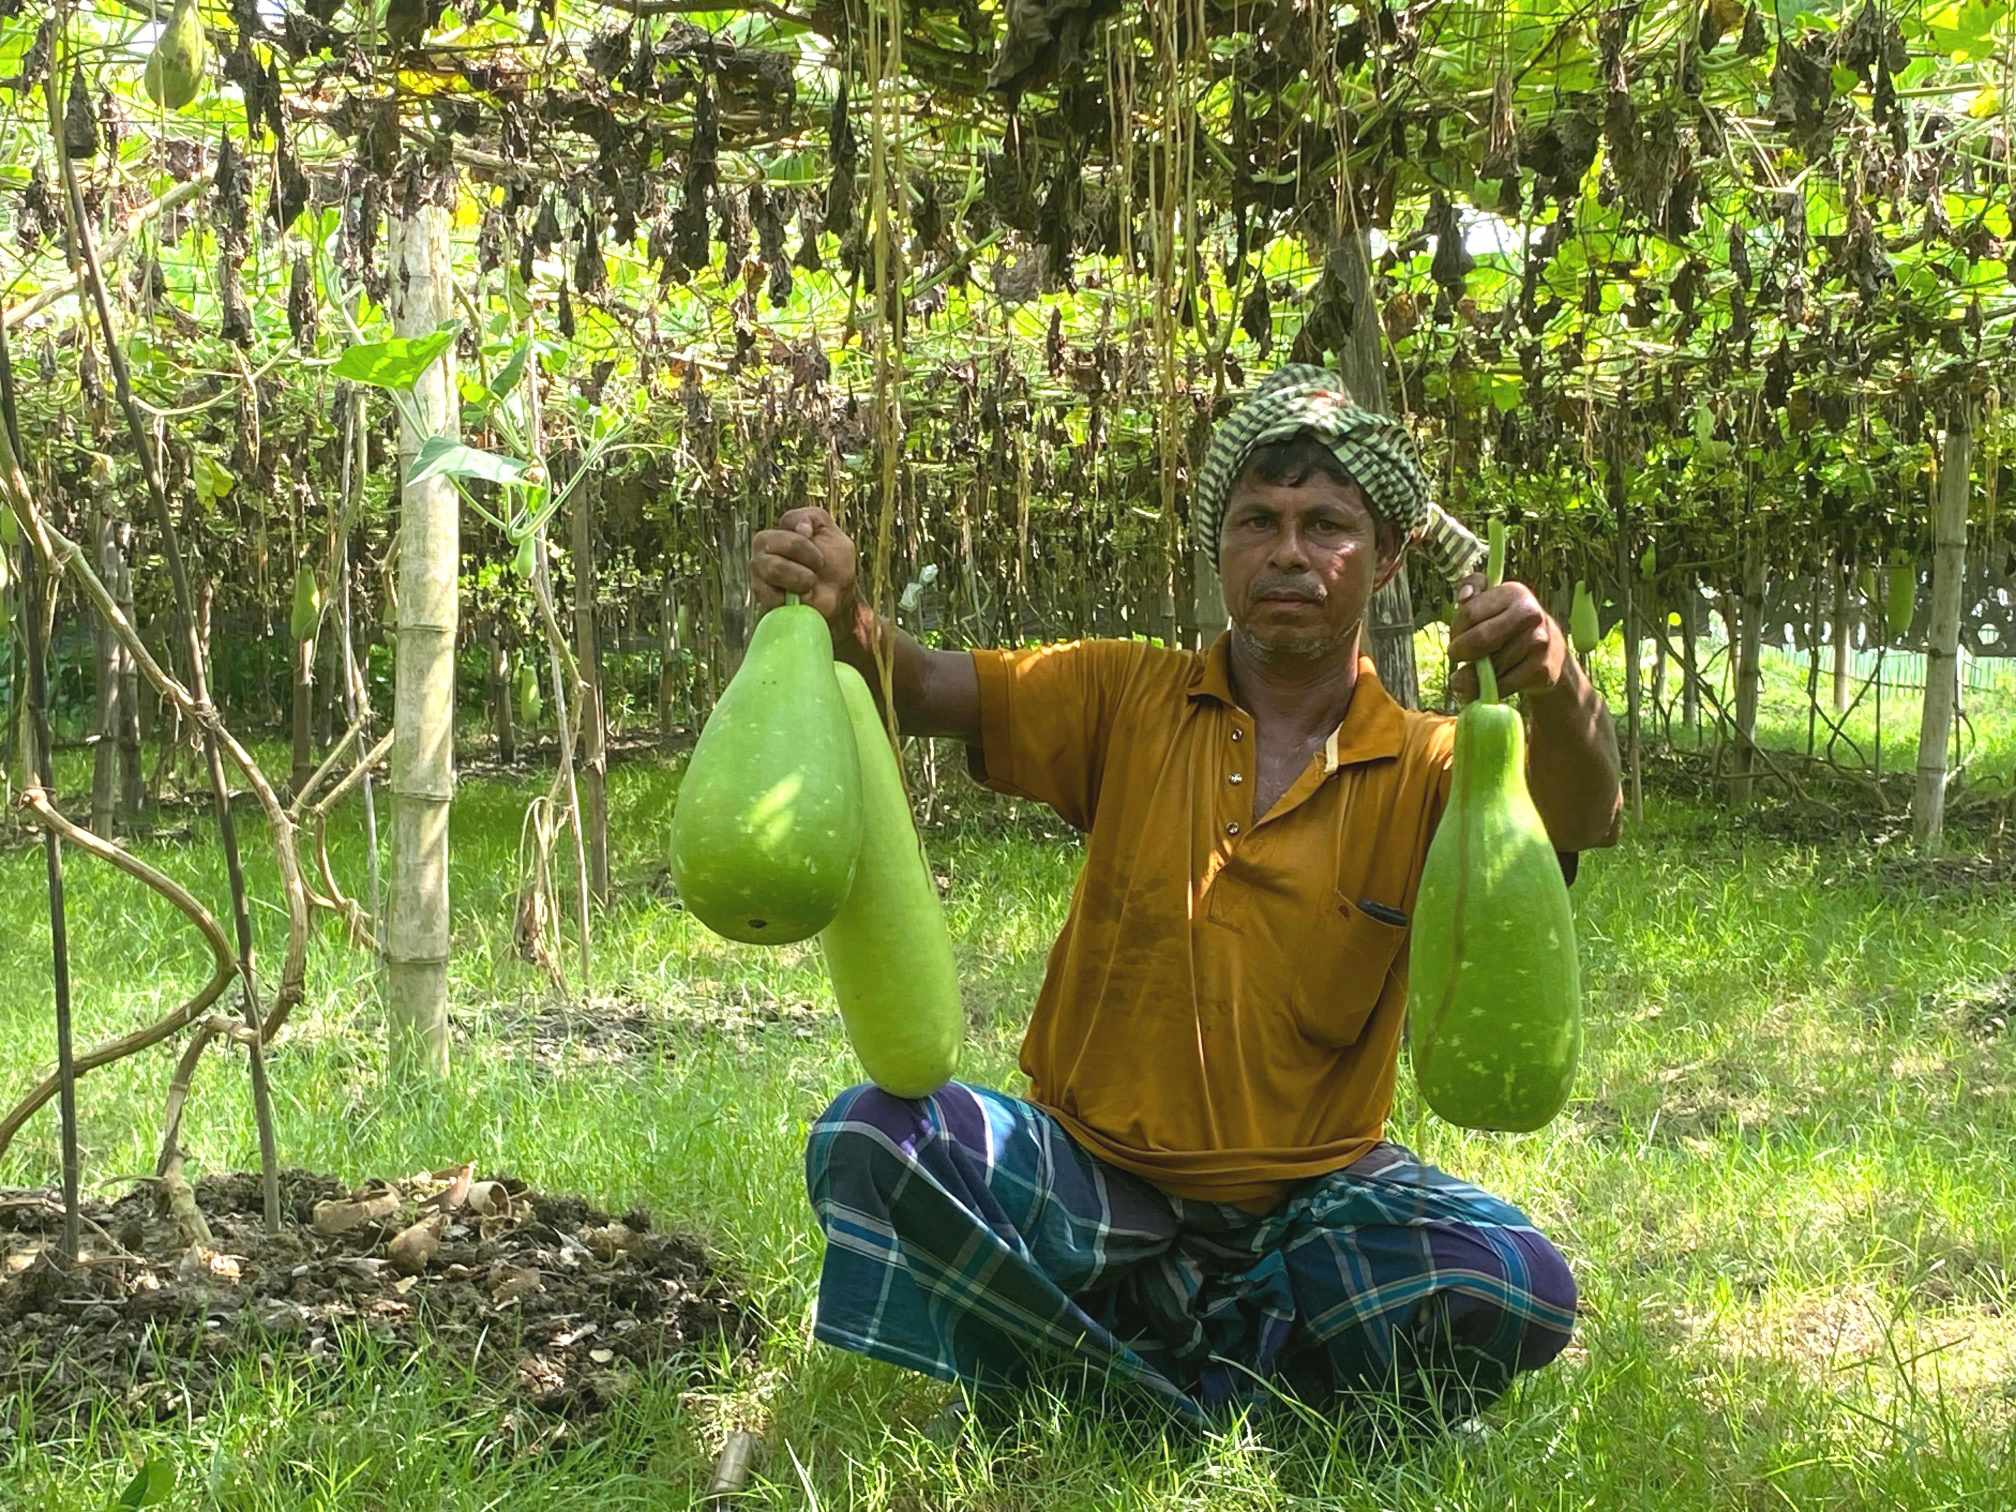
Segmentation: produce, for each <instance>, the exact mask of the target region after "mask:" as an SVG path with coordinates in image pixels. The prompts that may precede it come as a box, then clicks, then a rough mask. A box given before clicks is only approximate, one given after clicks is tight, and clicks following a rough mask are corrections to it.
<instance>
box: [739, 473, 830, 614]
mask: <svg viewBox="0 0 2016 1512" xmlns="http://www.w3.org/2000/svg"><path fill="white" fill-rule="evenodd" d="M751 545H752V548H753V551H752V555H751V556H750V559H749V587H750V591H751V593H752V594H753V595H754V597H755V599H756V602H757V604H758V605H759V606H761V608H762V609H763V610H764V611H765V612H766V613H767V612H768V611H770V610H772V609H775V608H776V607H777V606H778V605H779V604H781V603H783V602H784V595H785V594H787V593H795V594H797V595H798V599H799V602H800V603H805V604H810V605H811V606H812V607H813V608H814V609H817V610H818V611H819V613H820V614H821V615H822V616H823V617H824V618H825V620H826V623H827V624H829V625H832V626H833V627H834V628H835V629H836V630H838V631H841V632H845V633H851V632H852V629H853V626H852V624H851V623H850V622H849V618H850V617H851V615H852V614H853V609H854V573H855V566H854V543H853V542H852V541H851V540H849V539H848V538H847V534H846V532H845V531H843V530H841V529H840V527H839V526H838V525H835V524H834V523H833V517H832V516H831V515H829V514H828V513H826V511H825V510H823V509H820V508H818V507H817V506H816V505H809V504H808V505H804V506H802V507H800V508H798V509H787V510H785V511H784V513H783V515H782V516H780V517H779V519H778V521H777V523H776V525H775V526H773V527H772V528H771V529H769V530H759V531H757V532H756V538H755V540H754V541H753V542H752V543H751Z"/></svg>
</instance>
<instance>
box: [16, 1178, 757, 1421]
mask: <svg viewBox="0 0 2016 1512" xmlns="http://www.w3.org/2000/svg"><path fill="white" fill-rule="evenodd" d="M470 1175H471V1173H470V1172H469V1171H468V1169H467V1168H466V1167H465V1168H463V1169H461V1170H459V1171H454V1172H446V1173H442V1174H441V1175H439V1176H434V1177H427V1176H421V1177H415V1178H410V1179H407V1180H403V1181H400V1182H398V1183H396V1184H393V1183H384V1182H378V1183H371V1184H369V1185H368V1186H367V1187H366V1188H363V1189H358V1190H356V1191H353V1190H352V1189H350V1188H347V1187H346V1186H344V1184H343V1183H341V1182H339V1181H337V1180H335V1179H334V1178H332V1177H328V1176H320V1175H315V1174H312V1173H309V1172H305V1171H288V1172H285V1173H283V1175H282V1178H281V1210H282V1222H281V1228H280V1232H279V1233H277V1234H272V1235H269V1234H267V1233H265V1232H264V1227H263V1224H262V1222H261V1217H260V1212H261V1209H260V1197H259V1181H258V1178H257V1176H255V1175H224V1176H215V1177H206V1178H204V1179H203V1180H202V1181H200V1182H199V1183H198V1184H197V1186H196V1201H197V1206H198V1207H199V1208H200V1210H201V1211H202V1213H203V1216H204V1218H205V1219H206V1220H207V1222H208V1225H209V1228H210V1231H211V1242H210V1243H209V1244H207V1245H205V1244H202V1243H191V1242H190V1241H189V1240H188V1238H187V1237H186V1231H185V1229H184V1228H183V1226H182V1225H181V1224H179V1223H178V1222H177V1221H175V1220H174V1219H173V1218H171V1217H170V1216H169V1215H168V1214H167V1213H166V1212H165V1210H164V1208H163V1206H162V1204H161V1203H160V1202H158V1201H157V1199H156V1194H155V1191H154V1189H153V1188H152V1187H151V1186H146V1187H140V1188H136V1190H134V1191H133V1192H131V1193H129V1194H128V1195H127V1196H125V1197H122V1198H120V1199H119V1200H118V1201H117V1202H113V1203H109V1204H108V1203H104V1202H100V1201H96V1200H90V1199H87V1201H86V1203H85V1217H86V1219H87V1223H86V1226H85V1233H84V1241H83V1253H82V1257H81V1260H80V1263H79V1264H78V1265H77V1266H76V1267H75V1268H73V1269H71V1270H68V1271H64V1270H60V1269H58V1268H57V1266H56V1264H55V1261H54V1258H53V1254H54V1249H55V1245H56V1241H57V1238H58V1236H59V1234H60V1230H61V1224H62V1218H61V1210H60V1206H59V1204H58V1202H57V1201H56V1200H54V1199H53V1198H52V1196H51V1195H50V1194H48V1193H45V1192H14V1193H8V1194H5V1195H0V1257H4V1258H0V1390H5V1391H7V1392H9V1393H13V1392H29V1393H32V1394H33V1396H34V1399H35V1414H36V1416H35V1421H36V1424H37V1427H38V1429H40V1430H42V1431H54V1430H56V1429H58V1428H60V1427H62V1426H63V1425H64V1424H65V1423H66V1422H68V1421H69V1420H70V1419H71V1418H72V1417H73V1415H74V1414H75V1413H77V1412H78V1411H80V1410H81V1411H82V1412H84V1413H87V1414H88V1413H89V1412H91V1411H92V1410H93V1409H95V1408H100V1407H105V1406H110V1407H113V1408H115V1409H118V1410H121V1411H122V1412H124V1413H126V1414H129V1415H131V1416H133V1417H136V1418H140V1419H154V1420H159V1419H163V1418H169V1417H178V1416H182V1415H184V1414H190V1413H201V1412H202V1411H203V1410H204V1409H205V1407H206V1406H207V1405H208V1403H209V1401H210V1399H211V1397H212V1396H213V1395H214V1393H215V1392H216V1391H217V1390H218V1388H219V1386H220V1384H221V1383H222V1381H223V1379H224V1378H225V1377H226V1376H227V1374H228V1373H229V1370H230V1368H231V1366H232V1365H233V1363H234V1362H236V1361H238V1360H240V1359H242V1358H246V1357H255V1358H261V1359H263V1360H265V1361H269V1362H273V1363H283V1364H284V1363H287V1362H298V1363H303V1364H306V1365H308V1366H310V1367H313V1366H315V1365H317V1364H327V1365H330V1366H334V1365H337V1364H339V1363H340V1361H341V1360H342V1358H343V1346H344V1343H345V1333H346V1331H348V1330H359V1331H362V1333H364V1334H366V1335H368V1336H369V1337H370V1338H371V1339H372V1340H374V1341H376V1342H377V1343H378V1344H380V1345H385V1346H391V1347H392V1348H393V1349H394V1350H395V1351H396V1350H402V1349H404V1350H420V1349H425V1350H426V1351H428V1352H429V1353H430V1354H431V1355H433V1356H434V1357H435V1358H436V1359H437V1360H439V1361H442V1362H445V1363H450V1364H453V1365H454V1366H456V1367H459V1368H466V1369H467V1370H468V1371H469V1372H470V1373H471V1374H472V1376H474V1377H475V1378H477V1379H479V1380H481V1381H482V1382H483V1383H485V1384H486V1385H487V1386H489V1387H490V1388H492V1389H494V1390H495V1391H497V1392H498V1393H499V1394H500V1395H504V1396H509V1397H511V1398H512V1399H514V1400H517V1401H522V1402H526V1403H529V1404H530V1405H532V1406H534V1407H537V1408H540V1409H544V1410H547V1411H551V1412H556V1413H562V1414H567V1415H572V1416H580V1415H585V1414H592V1413H595V1412H598V1411H600V1410H601V1409H602V1408H604V1407H606V1406H608V1405H609V1404H610V1403H612V1402H614V1401H615V1400H617V1399H618V1398H620V1397H622V1396H623V1395H625V1394H626V1393H627V1392H628V1391H629V1390H630V1389H631V1387H632V1386H633V1384H634V1383H635V1381H636V1378H637V1375H638V1373H639V1372H640V1371H643V1370H646V1369H649V1368H652V1367H660V1366H665V1365H668V1364H671V1365H674V1366H675V1367H680V1368H686V1369H689V1370H695V1371H697V1370H698V1368H699V1363H700V1360H701V1359H702V1357H703V1356H706V1355H713V1356H718V1355H719V1354H720V1353H721V1346H722V1345H724V1344H725V1345H726V1346H727V1347H728V1349H729V1350H731V1351H733V1352H738V1353H739V1352H740V1351H741V1350H743V1349H745V1348H746V1347H747V1346H748V1345H749V1344H750V1343H751V1341H752V1340H753V1339H754V1337H755V1331H756V1326H757V1325H756V1319H755V1316H754V1314H753V1313H752V1312H751V1311H750V1309H749V1308H748V1307H747V1306H746V1305H745V1304H744V1303H743V1302H742V1300H741V1299H740V1295H739V1292H738V1290H737V1288H736V1287H735V1285H734V1284H733V1283H732V1282H731V1281H730V1280H728V1279H727V1278H726V1277H724V1276H723V1275H722V1274H721V1273H720V1272H718V1271H717V1270H716V1268H715V1267H714V1265H713V1263H712V1262H711V1261H710V1260H709V1259H708V1257H707V1256H706V1254H705V1253H704V1252H703V1250H702V1249H701V1247H700V1246H699V1245H698V1243H696V1242H695V1241H694V1240H692V1239H690V1238H687V1237H685V1236H682V1235H678V1234H670V1233H661V1232H658V1231H656V1230H655V1229H654V1228H653V1227H652V1224H651V1219H650V1216H649V1215H648V1214H646V1213H643V1212H632V1213H627V1214H625V1215H624V1216H623V1217H622V1218H621V1219H612V1218H611V1217H610V1216H609V1215H608V1214H607V1213H604V1212H601V1211H599V1210H598V1209H596V1208H594V1207H592V1206H590V1205H589V1204H588V1203H587V1202H585V1201H583V1200H582V1199H580V1198H578V1197H567V1196H554V1195H550V1194H547V1193H542V1192H536V1191H532V1190H530V1189H529V1188H528V1187H527V1186H526V1185H525V1184H524V1183H523V1182H520V1181H516V1180H513V1179H512V1178H509V1177H501V1178H495V1179H494V1180H493V1181H491V1182H490V1184H488V1185H487V1186H486V1185H484V1184H483V1183H480V1182H477V1183H473V1184H472V1182H471V1180H470ZM423 1220H424V1221H425V1222H426V1223H427V1224H429V1225H430V1227H431V1230H432V1231H433V1233H434V1235H435V1237H437V1238H438V1247H437V1248H435V1249H434V1250H433V1252H432V1253H431V1254H426V1253H424V1251H425V1249H426V1245H425V1243H424V1241H418V1247H419V1250H420V1251H422V1253H414V1251H413V1246H414V1245H415V1243H416V1241H415V1240H412V1239H408V1240H407V1241H405V1245H404V1247H401V1246H397V1245H395V1244H394V1241H395V1240H396V1239H398V1237H399V1236H400V1235H401V1233H402V1232H403V1231H405V1230H407V1229H409V1228H410V1227H411V1226H412V1225H413V1224H414V1223H415V1222H416V1221H423ZM346 1222H347V1223H348V1225H349V1226H347V1227H345V1226H343V1225H344V1224H345V1223H346ZM331 1230H339V1231H336V1232H331Z"/></svg>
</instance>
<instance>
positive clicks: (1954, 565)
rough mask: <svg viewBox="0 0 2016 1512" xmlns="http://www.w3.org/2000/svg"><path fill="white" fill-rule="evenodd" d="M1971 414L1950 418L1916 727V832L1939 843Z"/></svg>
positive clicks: (1960, 410)
mask: <svg viewBox="0 0 2016 1512" xmlns="http://www.w3.org/2000/svg"><path fill="white" fill-rule="evenodd" d="M1971 421H1972V417H1971V416H1970V415H1969V414H1968V412H1967V406H1966V404H1965V403H1964V402H1963V403H1961V404H1959V405H1958V406H1956V408H1955V411H1954V414H1953V416H1952V418H1951V419H1950V420H1949V421H1948V422H1947V426H1946V452H1945V455H1944V456H1943V457H1942V458H1941V459H1940V462H1939V496H1938V505H1937V507H1936V508H1935V509H1934V511H1933V515H1932V543H1933V547H1932V624H1931V632H1930V637H1929V640H1928V647H1927V650H1926V654H1925V710H1924V715H1923V718H1922V720H1921V722H1920V724H1919V727H1918V790H1917V793H1916V795H1915V796H1914V797H1913V799H1912V802H1911V838H1912V839H1913V840H1914V841H1916V842H1917V845H1918V847H1919V849H1920V850H1925V851H1934V850H1937V849H1938V848H1939V843H1940V840H1941V838H1942V836H1943V835H1944V833H1945V828H1946V778H1947V762H1946V756H1947V745H1948V741H1949V740H1950V738H1951V736H1952V733H1953V719H1954V711H1955V709H1956V708H1957V707H1958V703H1959V694H1960V689H1959V675H1958V674H1959V669H1960V659H1959V650H1960V589H1961V582H1960V579H1961V575H1962V574H1963V573H1964V572H1965V571H1966V568H1967V493H1968V473H1969V471H1970V470H1971V469H1972V467H1973V465H1974V455H1973V452H1974V437H1973V431H1972V428H1971Z"/></svg>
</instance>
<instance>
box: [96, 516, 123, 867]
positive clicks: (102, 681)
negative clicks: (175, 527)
mask: <svg viewBox="0 0 2016 1512" xmlns="http://www.w3.org/2000/svg"><path fill="white" fill-rule="evenodd" d="M92 513H93V514H94V515H96V516H97V521H96V526H95V529H94V530H93V532H92V534H93V536H94V538H95V539H96V541H97V545H98V576H99V578H100V579H101V580H102V581H103V582H104V583H105V584H106V586H107V588H108V589H109V588H110V586H111V585H112V584H113V583H116V582H117V581H118V580H119V545H118V540H117V538H116V537H115V536H114V534H113V527H112V517H111V516H110V515H108V514H106V513H105V510H104V507H103V506H102V505H100V506H96V507H94V508H93V510H92ZM97 629H98V634H97V647H96V649H97V666H98V719H97V734H98V743H97V745H96V746H95V747H93V749H92V752H91V828H92V829H93V830H95V831H96V832H97V833H98V834H100V835H105V836H108V837H109V836H110V835H111V834H112V833H113V830H114V828H115V826H116V824H117V819H118V808H119V652H120V645H119V638H118V637H117V636H116V635H114V634H113V633H112V627H111V626H110V625H109V624H107V623H106V622H105V620H104V618H103V617H102V616H101V617H99V619H98V620H97Z"/></svg>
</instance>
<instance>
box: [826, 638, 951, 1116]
mask: <svg viewBox="0 0 2016 1512" xmlns="http://www.w3.org/2000/svg"><path fill="white" fill-rule="evenodd" d="M833 674H834V676H835V677H836V678H837V679H838V682H839V687H840V699H841V702H842V703H844V704H845V705H846V707H847V716H848V719H849V722H850V723H851V724H852V725H853V728H854V745H855V749H856V751H857V752H858V753H859V755H860V759H861V817H862V834H861V859H860V862H859V864H858V865H856V867H855V869H854V886H853V888H852V889H851V890H850V891H849V892H848V894H847V901H846V902H844V903H842V904H841V905H840V912H839V913H837V914H835V915H834V916H833V922H832V923H831V924H828V925H827V926H826V927H825V929H823V930H821V931H820V933H819V948H820V950H821V952H822V953H823V954H824V955H825V957H826V972H827V975H828V976H830V977H831V978H832V979H833V996H834V998H835V999H836V1000H837V1001H838V1002H839V1004H840V1020H841V1023H842V1024H844V1025H845V1026H846V1030H847V1041H848V1043H849V1044H851V1045H852V1046H853V1047H854V1056H855V1058H856V1059H857V1060H859V1061H860V1062H861V1069H862V1070H863V1071H865V1072H866V1073H867V1074H868V1079H869V1080H870V1081H872V1082H874V1083H875V1085H876V1086H878V1087H880V1088H881V1089H882V1090H883V1091H885V1092H889V1093H892V1094H894V1095H895V1096H897V1097H923V1096H925V1095H926V1094H927V1093H931V1092H935V1091H937V1090H938V1088H940V1087H942V1086H944V1085H945V1083H946V1082H948V1081H950V1080H951V1079H952V1073H953V1071H954V1070H955V1069H956V1068H957V1066H958V1061H959V1040H960V1037H961V1035H962V1034H963V1033H964V1032H965V1028H966V1014H965V1010H964V1009H963V1008H962V1007H961V1006H960V1003H959V973H958V970H957V968H956V967H955V965H954V964H953V960H952V939H951V936H950V935H949V934H947V933H946V930H945V911H944V909H943V908H942V907H940V905H939V902H938V889H937V887H936V885H935V884H934V883H933V882H932V879H931V869H930V867H929V866H928V865H927V864H926V862H925V858H924V851H923V847H922V846H920V845H919V844H918V840H917V826H916V825H915V823H914V822H913V821H912V820H911V817H910V805H909V802H908V801H907V800H906V799H905V798H904V795H903V774H902V773H901V772H900V771H898V770H897V766H896V753H895V752H894V750H892V749H891V748H890V745H889V737H888V735H887V734H886V733H885V732H884V731H883V728H882V716H881V715H880V714H879V713H877V711H876V708H875V700H874V698H873V697H871V696H870V694H869V692H868V684H867V683H866V682H864V681H863V680H862V677H861V674H860V673H859V672H856V671H855V670H854V669H853V668H852V667H850V666H847V665H846V664H844V663H840V664H836V665H835V666H834V668H833Z"/></svg>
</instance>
